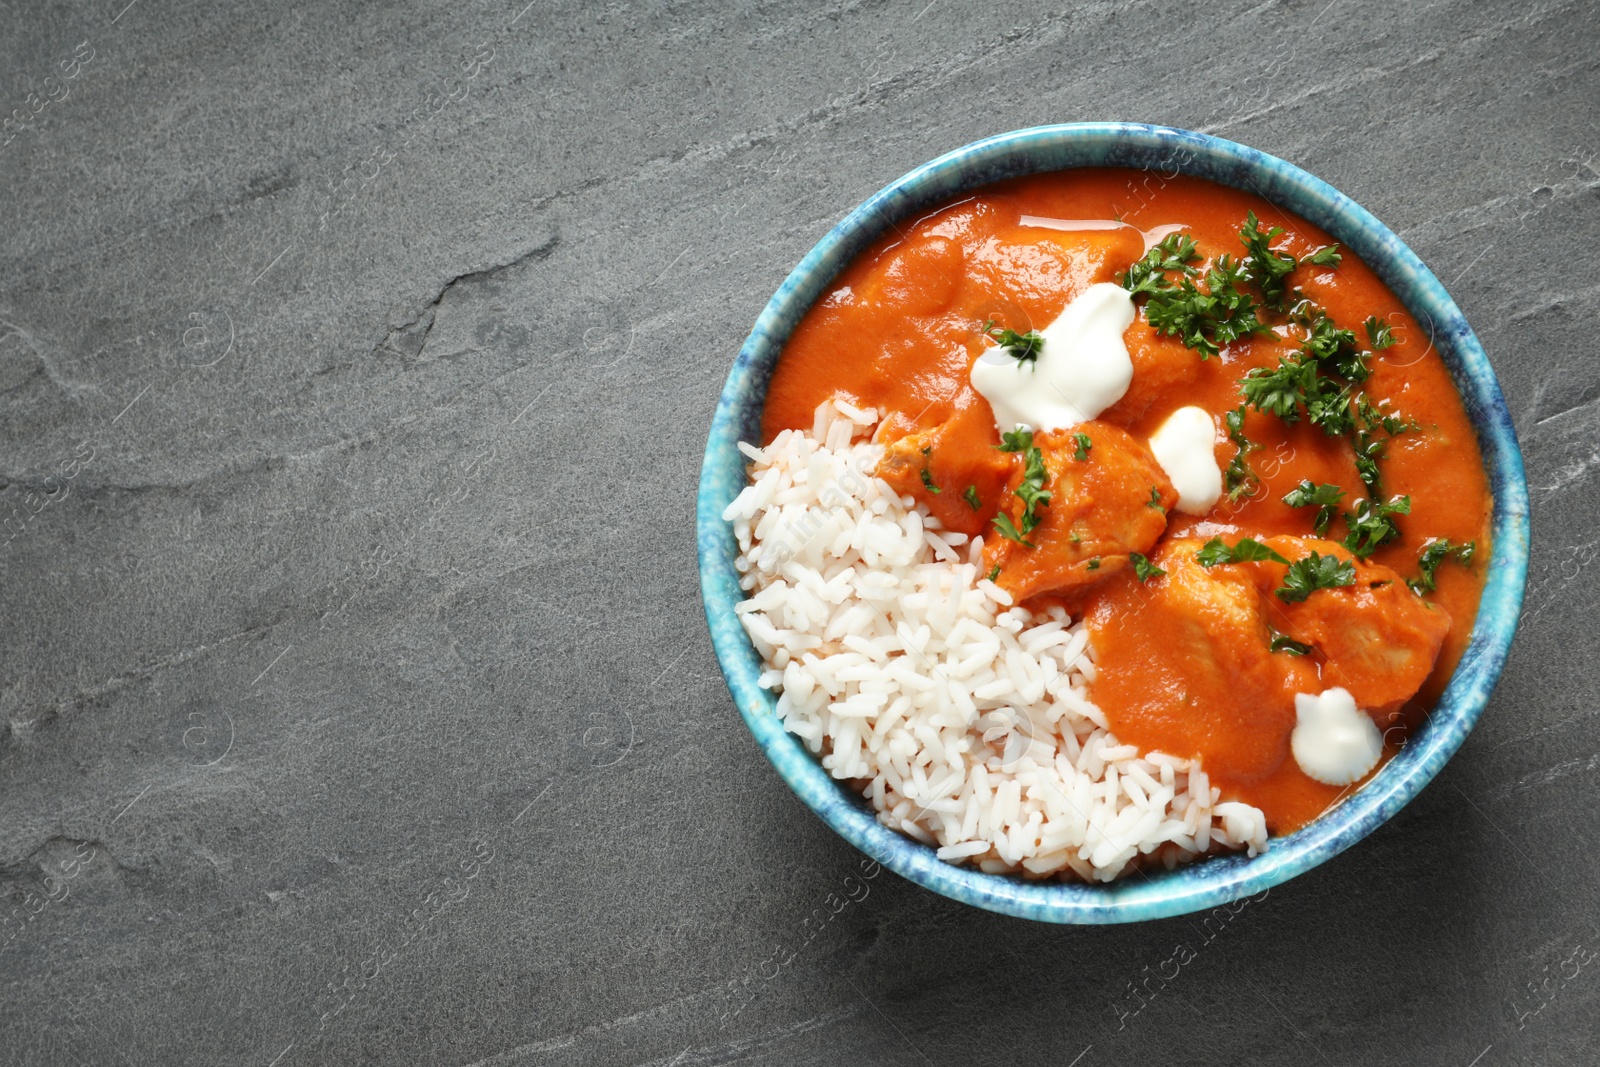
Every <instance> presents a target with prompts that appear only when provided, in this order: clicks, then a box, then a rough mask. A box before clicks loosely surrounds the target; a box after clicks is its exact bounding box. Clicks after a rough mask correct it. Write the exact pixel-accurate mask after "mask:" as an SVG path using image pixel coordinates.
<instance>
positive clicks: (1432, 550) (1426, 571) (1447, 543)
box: [1406, 537, 1478, 596]
mask: <svg viewBox="0 0 1600 1067" xmlns="http://www.w3.org/2000/svg"><path fill="white" fill-rule="evenodd" d="M1477 550H1478V543H1477V542H1476V541H1468V542H1467V543H1466V544H1464V545H1458V544H1455V543H1454V542H1453V541H1451V540H1450V539H1449V538H1448V537H1440V538H1436V539H1435V540H1432V541H1429V542H1428V543H1427V544H1426V545H1424V546H1423V549H1422V553H1421V555H1419V556H1418V557H1417V569H1418V571H1420V573H1419V574H1418V575H1417V577H1415V578H1408V579H1406V584H1407V585H1409V586H1410V587H1411V591H1412V592H1413V593H1416V594H1417V595H1418V596H1421V595H1422V594H1423V593H1431V592H1433V590H1434V572H1435V571H1437V570H1438V569H1439V564H1441V563H1443V562H1444V561H1445V560H1447V559H1453V560H1455V561H1456V562H1457V563H1459V564H1461V565H1462V566H1463V567H1469V566H1471V565H1472V556H1473V553H1475V552H1476V551H1477Z"/></svg>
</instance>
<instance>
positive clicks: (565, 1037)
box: [0, 0, 1600, 1067]
mask: <svg viewBox="0 0 1600 1067" xmlns="http://www.w3.org/2000/svg"><path fill="white" fill-rule="evenodd" d="M125 4H126V0H95V2H94V3H87V2H78V3H57V4H49V5H45V6H39V5H33V4H24V3H20V2H15V0H12V2H8V3H5V4H4V5H0V25H3V27H4V32H3V33H0V105H3V107H4V109H5V111H7V112H10V111H11V109H13V108H18V109H22V111H23V112H24V113H31V111H32V109H33V108H34V107H42V110H41V111H39V113H38V114H37V115H36V116H35V117H34V118H33V119H32V120H31V121H30V122H28V123H27V124H26V126H25V128H23V129H21V131H20V132H18V133H17V134H16V135H15V137H14V138H13V139H12V140H11V141H10V142H9V143H7V144H6V145H4V147H3V148H0V182H3V185H4V190H5V195H4V196H3V198H0V233H3V234H4V237H3V239H0V483H3V488H0V517H10V523H11V524H10V525H8V526H7V527H6V528H5V531H4V537H5V544H4V546H3V548H0V604H3V607H4V610H3V611H0V915H3V916H5V918H4V920H3V921H4V925H3V926H0V942H3V944H0V1061H3V1062H5V1063H9V1064H28V1065H32V1064H75V1063H85V1064H128V1065H134V1067H145V1065H166V1064H248V1065H260V1067H269V1065H277V1067H294V1065H300V1064H314V1063H330V1064H344V1063H386V1064H440V1065H465V1064H482V1065H489V1064H495V1065H513V1064H553V1065H560V1064H645V1063H653V1064H660V1065H676V1067H689V1065H699V1064H727V1063H745V1062H750V1063H775V1064H813V1063H814V1064H836V1063H869V1064H937V1065H940V1067H944V1065H947V1064H948V1065H954V1064H972V1063H994V1064H1010V1063H1019V1062H1027V1063H1051V1064H1061V1065H1067V1064H1078V1065H1081V1067H1096V1065H1100V1064H1120V1063H1147V1062H1160V1063H1167V1062H1172V1063H1194V1064H1235V1063H1245V1062H1249V1063H1256V1064H1304V1063H1327V1064H1356V1063H1408V1064H1409V1063H1424V1064H1444V1065H1460V1067H1468V1065H1469V1064H1476V1065H1477V1067H1498V1065H1502V1064H1558V1063H1593V1062H1596V1061H1597V1060H1600V1034H1597V1029H1600V1022H1597V1020H1600V927H1597V925H1596V918H1597V914H1596V911H1597V909H1596V905H1597V890H1596V880H1597V876H1600V859H1597V857H1596V849H1597V847H1600V833H1597V830H1596V825H1597V822H1596V818H1595V811H1596V804H1595V801H1594V798H1595V795H1596V787H1597V783H1600V714H1597V704H1596V701H1595V696H1596V691H1595V686H1594V684H1593V681H1592V673H1591V669H1592V666H1593V664H1594V661H1595V653H1596V641H1595V638H1594V636H1593V627H1591V626H1589V625H1588V624H1587V623H1586V622H1585V621H1584V620H1585V619H1586V618H1588V617H1589V612H1591V611H1593V610H1594V608H1595V606H1596V605H1597V603H1600V583H1597V581H1596V575H1597V574H1600V566H1597V565H1596V555H1597V552H1600V531H1597V529H1596V527H1597V519H1600V508H1597V506H1596V503H1595V488H1596V484H1597V481H1596V479H1597V475H1600V445H1597V439H1600V407H1597V406H1596V404H1595V401H1596V398H1597V396H1600V360H1597V358H1596V351H1595V330H1594V325H1593V324H1594V322H1595V321H1596V316H1597V315H1600V287H1597V285H1596V282H1595V267H1594V257H1593V254H1592V249H1593V247H1594V244H1595V242H1596V241H1597V240H1600V52H1597V45H1600V9H1597V8H1596V7H1595V6H1594V5H1593V4H1591V3H1587V2H1584V0H1575V2H1567V3H1549V4H1545V3H1506V2H1501V3H1471V2H1466V0H1444V2H1441V3H1436V4H1433V5H1430V6H1426V7H1420V6H1419V7H1412V6H1411V5H1390V4H1384V3H1379V2H1374V0H1333V2H1332V3H1329V2H1327V0H1310V2H1299V0H1288V2H1283V3H1275V2H1272V0H1268V2H1266V3H1262V4H1259V5H1257V6H1253V7H1252V6H1249V5H1247V4H1245V3H1228V4H1222V5H1217V6H1207V7H1204V8H1201V7H1198V6H1190V5H1168V4H1156V3H1132V4H1122V3H1105V4H1096V5H1092V6H1088V7H1084V8H1081V9H1074V10H1070V11H1047V10H1044V9H1042V8H1040V7H1039V6H1037V5H1033V4H1025V3H1024V4H1013V3H1004V2H996V3H985V4H982V5H971V6H963V5H957V4H954V3H950V2H948V0H934V2H932V3H926V2H925V0H912V2H910V3H905V4H898V3H897V4H843V5H835V6H829V7H826V8H816V9H811V8H801V7H798V6H795V5H788V4H768V5H763V6H760V7H754V8H752V7H746V6H742V5H734V4H722V5H718V6H716V7H702V6H696V5H688V4H671V5H643V6H636V5H630V4H615V5H608V6H603V7H602V6H590V5H564V6H560V7H556V6H552V5H549V4H546V3H543V2H541V0H536V2H535V3H532V4H528V5H527V6H526V7H524V6H523V4H524V0H509V2H507V0H475V2H466V3H460V4H425V3H419V2H416V0H394V2H391V3H386V4H377V3H367V4H357V3H335V4H328V5H317V4H297V5H294V6H287V5H281V4H276V3H266V4H238V5H228V4H223V5H209V4H200V3H196V2H194V0H135V2H134V3H133V4H129V5H127V6H124V5H125ZM69 72H70V74H69ZM47 75H54V79H53V80H52V81H51V82H49V83H46V82H45V81H44V79H45V78H46V76H47ZM30 92H36V93H38V94H39V97H38V98H37V102H36V103H30V102H29V93H30ZM1090 118H1133V119H1142V120H1148V121H1158V122H1166V123H1170V124H1173V125H1178V126H1184V127H1188V128H1192V129H1199V130H1204V131H1211V132H1217V133H1220V134H1222V135H1225V136H1228V137H1232V138H1235V139H1238V140H1243V141H1246V142H1248V143H1250V144H1253V145H1255V146H1257V147H1260V148H1262V149H1265V150H1267V151H1270V152H1273V153H1276V154H1278V155H1281V156H1283V157H1285V158H1287V159H1290V160H1292V161H1294V162H1296V163H1299V164H1301V165H1302V166H1305V167H1307V168H1308V169H1310V170H1311V171H1313V172H1314V173H1317V174H1319V175H1321V176H1322V177H1324V178H1326V179H1328V180H1329V181H1331V182H1332V183H1333V184H1334V185H1336V186H1338V187H1339V188H1341V189H1343V190H1344V191H1346V192H1348V193H1349V194H1351V195H1352V196H1354V197H1355V198H1356V199H1357V200H1359V201H1361V202H1362V203H1363V204H1365V205H1366V206H1367V207H1369V208H1370V209H1372V210H1373V211H1374V212H1375V213H1376V214H1377V215H1378V216H1379V217H1380V218H1382V219H1383V220H1385V221H1386V222H1387V223H1388V224H1389V225H1390V226H1392V227H1393V228H1395V229H1396V230H1398V231H1399V232H1400V233H1401V234H1402V235H1403V236H1404V237H1405V239H1406V240H1408V241H1409V242H1410V243H1411V244H1412V246H1413V247H1414V248H1415V249H1416V250H1417V251H1418V252H1419V253H1420V254H1421V255H1422V256H1423V258H1424V259H1425V260H1427V261H1428V262H1429V263H1430V264H1431V265H1432V266H1433V267H1434V269H1435V270H1436V272H1437V273H1438V274H1439V275H1440V276H1441V278H1443V279H1444V280H1445V282H1446V283H1447V285H1448V286H1449V287H1450V289H1451V291H1452V292H1453V293H1454V294H1455V295H1456V296H1457V298H1458V299H1459V301H1460V302H1461V304H1462V306H1463V307H1464V309H1465V310H1466V312H1467V314H1468V317H1469V318H1470V319H1471V320H1472V321H1473V322H1474V323H1475V325H1476V327H1477V329H1478V331H1479V333H1480V335H1481V337H1482V339H1483V341H1484V343H1485V345H1486V347H1487V348H1488V350H1489V352H1490V356H1491V358H1492V360H1493V361H1494V364H1495V366H1496V368H1497V370H1498V372H1499V374H1500V376H1501V381H1502V384H1503V386H1504V388H1505V390H1506V393H1507V396H1508V399H1509V401H1510V404H1511V408H1512V411H1513V412H1514V414H1515V417H1516V420H1517V425H1518V428H1519V430H1520V432H1521V435H1522V441H1523V446H1524V449H1525V451H1526V458H1527V461H1528V467H1529V475H1530V483H1531V485H1532V487H1533V503H1534V512H1535V521H1534V528H1535V549H1534V560H1533V566H1532V571H1531V576H1530V586H1529V596H1528V609H1527V615H1526V618H1525V621H1524V625H1523V627H1522V632H1521V634H1520V636H1519V638H1518V641H1517V644H1516V647H1515V649H1514V651H1513V654H1512V657H1511V661H1510V663H1509V665H1508V667H1507V669H1506V672H1505V675H1504V678H1503V680H1502V682H1501V684H1500V688H1499V690H1498V692H1497V694H1496V697H1495V699H1494V701H1493V703H1492V705H1491V707H1490V708H1489V710H1488V712H1487V714H1486V715H1485V717H1484V719H1483V722H1482V724H1481V725H1480V726H1479V728H1478V729H1477V731H1476V732H1475V733H1474V734H1473V736H1472V737H1471V739H1470V740H1469V741H1468V743H1467V745H1466V747H1465V748H1464V749H1463V751H1462V752H1461V753H1460V755H1458V756H1457V758H1456V759H1455V760H1454V761H1453V762H1452V763H1451V765H1450V766H1449V767H1448V768H1447V769H1446V771H1445V773H1444V774H1443V775H1442V776H1441V777H1440V778H1439V779H1438V780H1437V781H1436V782H1435V783H1434V784H1433V785H1431V786H1430V787H1429V788H1428V789H1427V790H1426V791H1425V792H1424V793H1423V794H1422V796H1421V797H1420V798H1419V799H1418V800H1416V801H1415V802H1414V803H1413V804H1412V805H1411V806H1410V807H1408V808H1407V809H1406V810H1405V811H1404V812H1403V813H1402V814H1401V815H1400V816H1399V817H1398V818H1396V819H1395V820H1394V821H1393V822H1392V823H1391V824H1389V825H1387V826H1385V827H1384V828H1382V829H1381V830H1380V831H1379V832H1377V833H1376V834H1374V835H1373V836H1372V837H1371V838H1370V839H1369V840H1368V841H1367V842H1365V843H1364V844H1363V845H1361V846H1360V847H1358V848H1356V849H1354V850H1353V851H1351V852H1349V853H1346V854H1345V855H1344V856H1342V857H1340V858H1338V859H1337V860H1335V861H1334V862H1332V863H1329V864H1327V865H1326V866H1324V867H1323V868H1321V869H1318V870H1316V871H1314V872H1312V873H1310V874H1308V875H1306V876H1304V877H1301V878H1299V879H1297V880H1295V881H1293V882H1291V883H1289V884H1287V885H1285V886H1283V887H1281V888H1279V889H1275V890H1273V891H1272V892H1271V893H1270V895H1269V896H1268V897H1267V898H1266V899H1265V900H1262V901H1260V902H1259V903H1254V904H1251V905H1250V906H1249V907H1248V908H1247V909H1245V910H1244V911H1242V912H1241V913H1240V914H1239V915H1237V916H1236V917H1234V918H1233V919H1232V920H1231V921H1230V922H1229V923H1227V924H1226V925H1225V926H1221V925H1218V924H1212V925H1211V926H1203V925H1202V924H1201V922H1200V921H1199V920H1198V919H1195V920H1186V919H1174V920H1170V921H1165V922H1158V923H1151V924H1146V925H1142V926H1136V927H1123V928H1106V929H1073V928H1050V927H1043V926H1037V925H1031V924H1027V923H1024V922H1020V921H1016V920H1011V919H1006V918H1001V917H998V916H993V915H989V914H986V913H982V912H978V911H974V910H971V909H968V908H965V907H962V906H959V905H955V904H952V903H950V902H948V901H945V900H943V899H941V898H938V897H935V896H933V895H931V894H929V893H926V892H924V891H922V890H920V889H917V888H916V887H914V886H911V885H909V884H907V883H904V882H902V881H900V880H899V879H897V878H896V877H895V876H894V875H891V874H888V873H882V874H880V875H878V877H876V878H874V879H871V880H870V881H867V882H864V883H862V882H847V881H846V880H847V879H848V878H851V877H852V876H854V875H859V874H860V872H859V870H858V866H857V865H858V859H859V857H858V856H857V855H856V854H855V853H854V852H853V851H852V850H851V848H850V847H849V846H848V845H846V844H845V843H844V842H843V841H841V840H840V839H838V838H837V837H836V836H834V835H833V834H832V832H831V831H829V830H828V829H826V827H824V826H823V825H822V824H821V823H820V822H818V821H817V820H816V819H815V818H813V817H812V816H811V815H810V814H809V813H808V812H807V811H806V810H805V808H804V807H803V806H802V805H801V804H800V803H799V802H798V801H797V800H795V799H794V798H793V797H792V796H791V795H790V794H789V793H788V792H787V791H786V789H785V788H784V787H783V785H782V784H781V782H780V781H779V780H778V779H777V777H776V775H775V774H774V773H773V772H772V771H771V769H770V768H769V767H768V766H767V764H766V763H765V762H764V761H763V760H762V758H761V757H760V755H759V753H758V751H757V749H756V748H755V746H754V744H753V743H752V742H751V741H750V739H749V738H748V736H747V735H746V733H745V731H744V729H743V727H742V726H741V725H740V724H739V722H738V720H737V717H736V715H735V713H734V710H733V708H732V705H731V702H730V701H729V699H728V697H727V694H726V691H725V689H724V687H723V684H722V681H721V678H720V675H719V674H718V671H717V668H716V665H715V661H714V660H713V658H712V656H711V652H710V648H709V642H708V638H707V635H706V632H705V627H704V623H703V621H702V618H701V615H700V606H699V599H698V592H697V582H696V575H695V566H694V555H693V549H692V545H693V538H692V519H693V493H694V486H695V482H696V478H697V475H698V467H699V459H700V452H701V449H702V446H703V443H704V434H705V429H706V426H707V424H708V421H709V418H710V414H711V411H712V407H713V403H714V400H715V397H716V395H717V393H718V391H719V389H720V386H721V383H722V379H723V377H724V375H725V373H726V370H727V366H728V364H729V362H730V360H731V359H732V356H733V354H734V352H735V351H736V349H737V347H738V344H739V342H740V341H741V339H742V338H743V336H744V333H745V332H746V331H747V329H748V328H749V325H750V323H751V322H752V321H753V320H754V318H755V316H756V314H757V312H758V311H759V310H760V308H761V306H762V305H763V303H764V302H765V300H766V299H767V297H768V296H769V295H770V293H771V292H772V290H773V289H774V288H776V286H777V284H778V283H779V281H780V280H781V279H782V278H783V276H784V274H785V273H786V272H787V271H788V270H789V269H790V267H791V266H792V265H793V264H794V263H795V262H796V261H797V260H798V259H799V258H800V257H801V255H802V254H803V253H804V252H805V250H806V249H807V248H808V247H810V245H811V244H812V243H813V242H814V241H815V240H816V239H817V238H818V237H820V236H821V235H822V234H823V233H824V232H825V231H826V229H827V228H828V227H829V226H830V225H831V224H832V223H833V222H834V221H835V220H837V219H838V218H839V217H841V216H842V215H843V214H845V213H846V212H847V211H848V210H849V209H850V208H851V207H852V206H854V205H855V204H856V203H858V202H859V201H860V200H861V199H862V198H863V197H864V196H866V195H867V194H868V193H870V192H871V191H872V190H874V189H876V188H878V187H879V186H881V185H882V184H884V183H885V182H887V181H889V180H891V179H892V178H894V177H896V176H897V175H899V174H901V173H903V172H904V171H906V170H908V169H909V168H911V167H912V166H914V165H915V164H917V163H919V162H922V161H923V160H926V159H929V158H931V157H932V156H934V155H936V154H938V153H939V152H942V151H944V150H946V149H948V148H951V147H954V146H956V145H959V144H962V143H965V142H966V141H969V140H972V139H975V138H977V137H980V136H983V135H986V134H990V133H994V132H998V131H1002V130H1006V129H1012V128H1017V127H1021V126H1027V125H1033V124H1037V123H1042V122H1049V121H1064V120H1072V119H1090ZM0 139H3V136H0ZM47 876H48V881H47V880H46V879H47ZM862 886H865V887H867V891H866V896H865V898H864V899H860V900H859V901H851V902H849V903H847V904H845V906H844V907H843V908H842V910H840V911H838V913H837V914H836V915H834V914H833V909H835V908H838V907H839V906H840V905H839V903H838V902H839V901H840V900H847V899H849V898H850V897H851V896H856V897H859V896H860V895H861V893H862V891H863V890H862V888H861V887H862ZM847 887H848V888H847ZM1179 946H1183V947H1184V949H1186V950H1187V951H1184V952H1180V951H1179ZM780 956H781V958H784V959H787V963H786V965H783V966H779V965H778V963H776V962H774V960H775V957H780ZM1191 957H1192V958H1191ZM1174 961H1183V962H1182V963H1181V964H1179V963H1176V962H1174ZM1174 971H1176V977H1172V975H1173V974H1174ZM1158 974H1160V975H1165V976H1168V977H1169V978H1170V980H1169V981H1166V982H1164V983H1162V982H1159V981H1155V980H1152V979H1151V978H1150V976H1152V975H1158ZM1147 981H1148V983H1149V984H1148V986H1147V988H1149V989H1152V990H1156V991H1157V993H1156V995H1155V996H1154V998H1153V999H1148V994H1136V992H1135V990H1134V986H1135V984H1139V983H1144V982H1147Z"/></svg>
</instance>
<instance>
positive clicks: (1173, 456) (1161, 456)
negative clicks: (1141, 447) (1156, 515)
mask: <svg viewBox="0 0 1600 1067" xmlns="http://www.w3.org/2000/svg"><path fill="white" fill-rule="evenodd" d="M1216 437H1217V425H1216V423H1215V422H1213V421H1212V419H1211V414H1210V412H1208V411H1206V409H1205V408H1197V407H1186V408H1179V409H1178V410H1177V411H1174V412H1173V413H1172V414H1171V415H1169V416H1167V421H1166V422H1163V423H1162V424H1161V428H1160V429H1158V430H1157V431H1156V435H1155V436H1154V437H1152V438H1150V451H1151V452H1153V453H1155V457H1156V462H1157V463H1159V464H1161V469H1162V470H1164V471H1166V472H1167V478H1168V479H1169V480H1170V481H1171V482H1172V487H1173V488H1174V489H1176V490H1177V491H1178V510H1179V511H1182V512H1184V513H1186V514H1189V515H1204V514H1205V513H1206V512H1208V511H1210V510H1211V509H1212V508H1213V507H1215V506H1216V503H1217V501H1218V500H1220V499H1221V498H1222V468H1221V467H1219V466H1217V451H1216Z"/></svg>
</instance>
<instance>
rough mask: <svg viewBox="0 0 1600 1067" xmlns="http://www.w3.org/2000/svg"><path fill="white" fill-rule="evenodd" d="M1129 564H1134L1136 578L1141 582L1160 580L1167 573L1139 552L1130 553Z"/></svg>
mask: <svg viewBox="0 0 1600 1067" xmlns="http://www.w3.org/2000/svg"><path fill="white" fill-rule="evenodd" d="M1128 562H1130V563H1132V564H1133V574H1134V577H1136V578H1138V579H1139V580H1140V581H1141V582H1148V581H1149V580H1150V579H1152V578H1159V577H1161V576H1162V575H1163V574H1166V573H1167V572H1166V571H1164V570H1162V569H1161V568H1160V567H1157V566H1156V565H1155V564H1154V563H1151V562H1150V560H1149V559H1148V558H1147V557H1146V556H1143V555H1141V554H1140V553H1138V552H1129V553H1128Z"/></svg>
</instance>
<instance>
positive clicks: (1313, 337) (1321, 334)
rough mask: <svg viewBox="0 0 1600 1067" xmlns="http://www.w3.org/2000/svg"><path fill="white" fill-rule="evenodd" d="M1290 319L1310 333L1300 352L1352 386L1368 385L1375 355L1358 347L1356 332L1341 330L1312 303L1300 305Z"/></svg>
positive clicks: (1304, 339)
mask: <svg viewBox="0 0 1600 1067" xmlns="http://www.w3.org/2000/svg"><path fill="white" fill-rule="evenodd" d="M1290 317H1291V318H1292V319H1293V320H1294V321H1295V323H1296V324H1297V325H1299V326H1301V327H1303V328H1304V329H1305V331H1306V336H1305V337H1304V338H1303V339H1302V340H1301V342H1300V351H1302V352H1304V353H1305V354H1306V355H1307V356H1309V357H1310V358H1312V359H1314V360H1316V361H1317V362H1318V363H1319V364H1320V365H1321V366H1322V367H1323V368H1324V369H1326V370H1330V371H1332V372H1333V373H1334V374H1337V375H1338V376H1339V377H1341V378H1345V379H1347V380H1349V381H1352V382H1364V381H1366V380H1367V379H1368V378H1369V377H1371V375H1372V368H1371V367H1369V366H1368V361H1369V360H1371V359H1372V353H1371V352H1367V351H1365V350H1363V349H1362V347H1361V346H1360V345H1359V344H1357V343H1356V335H1355V333H1354V331H1351V330H1345V329H1341V328H1340V327H1339V325H1338V323H1336V322H1334V321H1333V319H1331V318H1329V317H1328V313H1327V312H1326V311H1324V310H1323V309H1322V308H1319V307H1317V306H1316V305H1314V304H1312V303H1311V301H1309V300H1302V301H1301V302H1300V303H1299V304H1297V305H1296V306H1295V309H1294V312H1293V313H1292V314H1291V316H1290Z"/></svg>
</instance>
